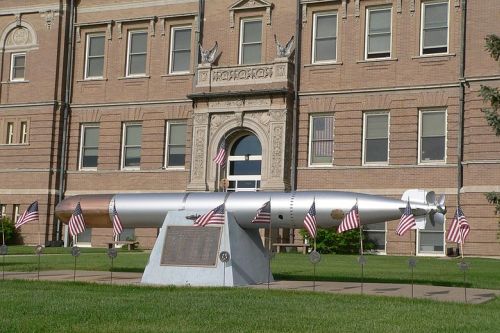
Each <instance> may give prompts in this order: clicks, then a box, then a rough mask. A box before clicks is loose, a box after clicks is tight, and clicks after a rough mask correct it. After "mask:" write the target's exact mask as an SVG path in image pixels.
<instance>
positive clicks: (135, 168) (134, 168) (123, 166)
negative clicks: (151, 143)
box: [120, 122, 142, 170]
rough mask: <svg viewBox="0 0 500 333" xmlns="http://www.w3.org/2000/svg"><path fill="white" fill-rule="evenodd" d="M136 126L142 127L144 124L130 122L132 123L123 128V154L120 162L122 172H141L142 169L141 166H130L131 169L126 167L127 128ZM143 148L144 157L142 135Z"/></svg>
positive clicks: (124, 125)
mask: <svg viewBox="0 0 500 333" xmlns="http://www.w3.org/2000/svg"><path fill="white" fill-rule="evenodd" d="M134 125H139V126H141V127H142V123H140V122H130V123H128V122H127V123H123V126H122V149H121V151H122V153H121V155H122V156H121V161H120V169H121V170H140V169H141V167H140V166H131V167H130V166H129V167H126V166H125V141H126V139H127V138H126V129H127V126H134ZM139 147H140V148H141V155H142V135H141V145H140V146H139Z"/></svg>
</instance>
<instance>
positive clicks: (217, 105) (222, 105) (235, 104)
mask: <svg viewBox="0 0 500 333" xmlns="http://www.w3.org/2000/svg"><path fill="white" fill-rule="evenodd" d="M243 104H244V102H243V99H242V98H238V99H213V100H210V102H209V103H208V107H209V108H210V109H229V108H239V107H242V106H243Z"/></svg>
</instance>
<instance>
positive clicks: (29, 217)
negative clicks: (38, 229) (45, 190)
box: [15, 201, 38, 229]
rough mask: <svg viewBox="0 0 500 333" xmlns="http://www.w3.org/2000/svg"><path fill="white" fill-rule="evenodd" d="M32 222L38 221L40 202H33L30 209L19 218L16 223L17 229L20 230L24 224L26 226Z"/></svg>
mask: <svg viewBox="0 0 500 333" xmlns="http://www.w3.org/2000/svg"><path fill="white" fill-rule="evenodd" d="M31 221H38V201H35V202H33V203H32V204H31V205H29V207H28V209H26V211H25V212H24V213H23V214H22V215H21V216H19V218H18V219H17V221H16V224H15V228H16V229H17V228H19V227H20V226H22V225H23V224H26V223H28V222H31Z"/></svg>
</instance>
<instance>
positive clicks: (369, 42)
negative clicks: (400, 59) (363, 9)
mask: <svg viewBox="0 0 500 333" xmlns="http://www.w3.org/2000/svg"><path fill="white" fill-rule="evenodd" d="M365 57H366V59H376V58H390V57H391V8H371V9H367V14H366V55H365Z"/></svg>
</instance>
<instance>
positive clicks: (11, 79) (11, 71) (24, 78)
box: [10, 52, 26, 82]
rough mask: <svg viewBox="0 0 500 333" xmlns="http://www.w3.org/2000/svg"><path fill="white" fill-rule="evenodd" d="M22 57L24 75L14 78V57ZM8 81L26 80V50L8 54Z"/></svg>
mask: <svg viewBox="0 0 500 333" xmlns="http://www.w3.org/2000/svg"><path fill="white" fill-rule="evenodd" d="M20 56H23V57H24V76H23V77H22V78H14V58H16V57H20ZM10 81H12V82H24V81H26V52H17V53H12V54H11V56H10Z"/></svg>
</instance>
